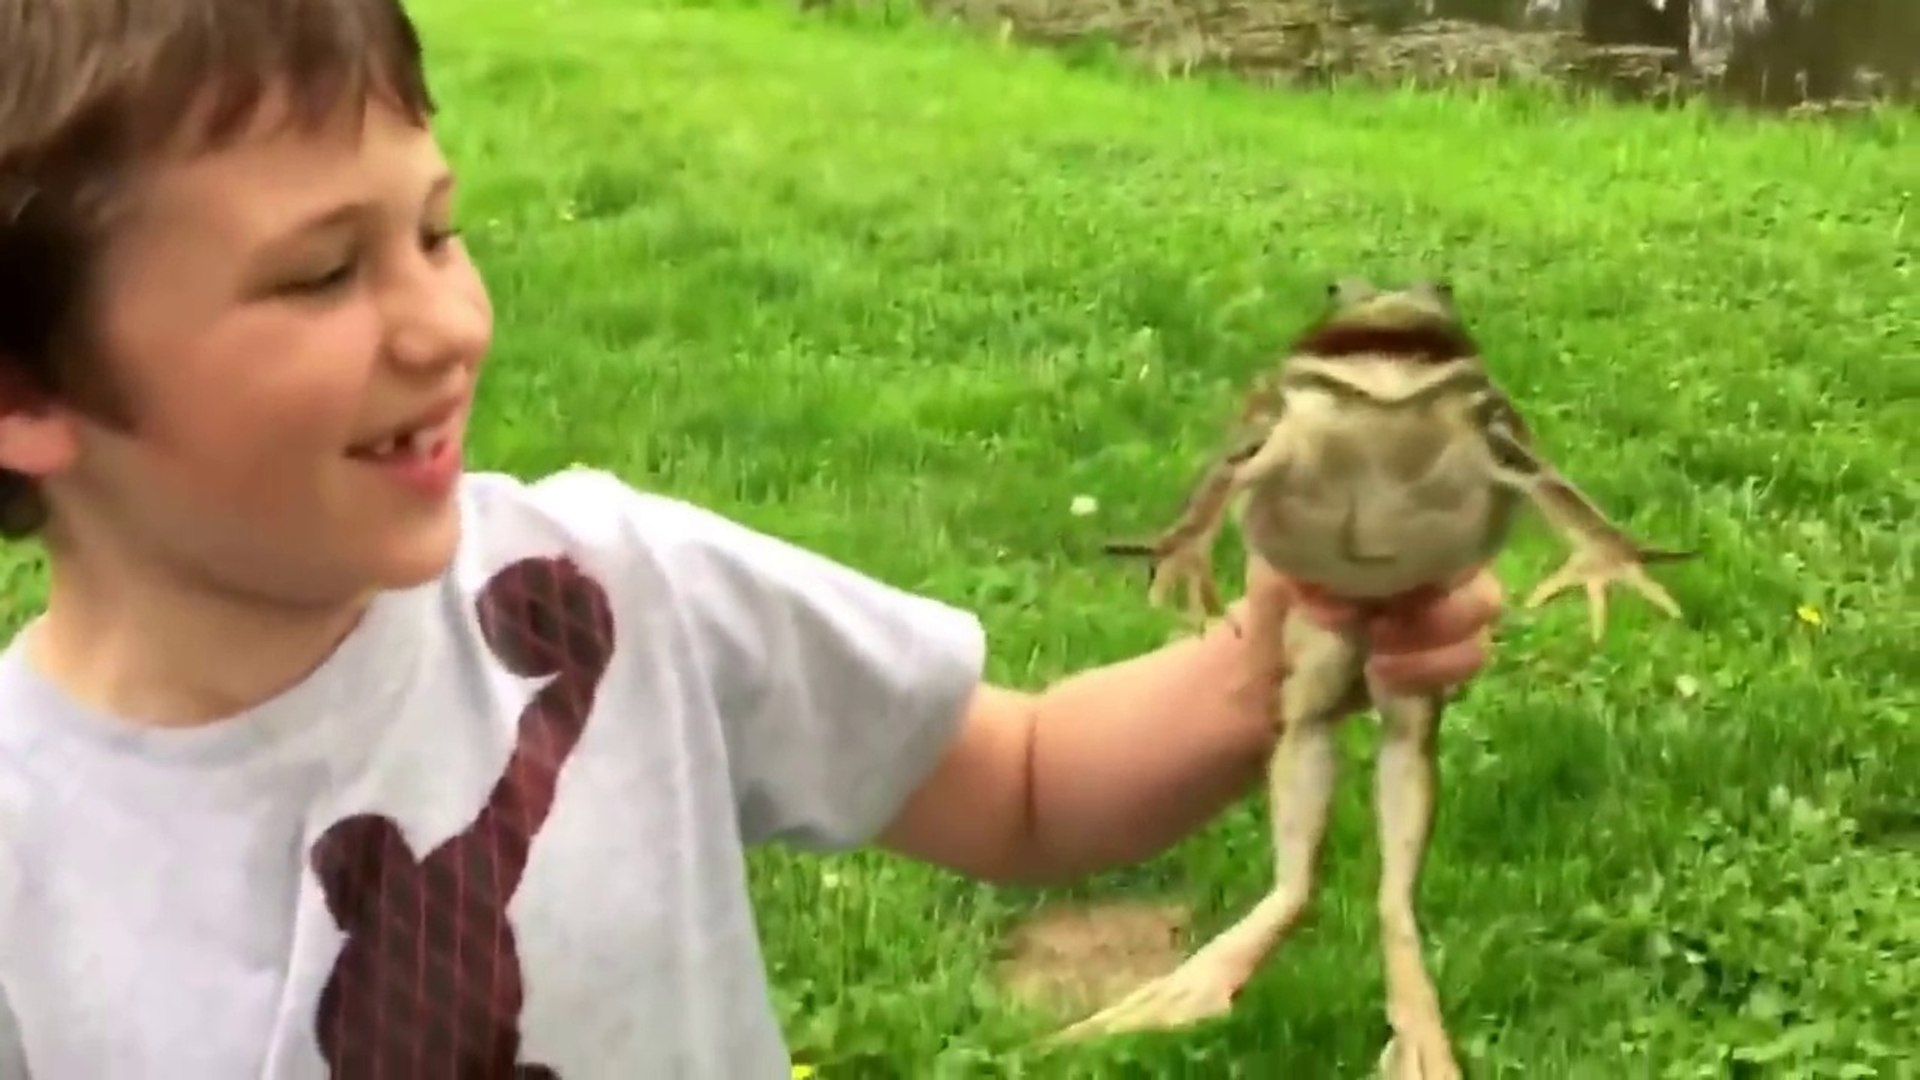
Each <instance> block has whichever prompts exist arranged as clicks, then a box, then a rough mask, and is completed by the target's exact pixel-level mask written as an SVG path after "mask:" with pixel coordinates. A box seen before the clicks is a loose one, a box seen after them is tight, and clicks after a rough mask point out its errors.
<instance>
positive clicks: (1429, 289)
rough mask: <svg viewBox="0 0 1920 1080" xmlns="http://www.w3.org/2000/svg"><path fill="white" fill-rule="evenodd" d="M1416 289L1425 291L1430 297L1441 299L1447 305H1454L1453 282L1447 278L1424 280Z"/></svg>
mask: <svg viewBox="0 0 1920 1080" xmlns="http://www.w3.org/2000/svg"><path fill="white" fill-rule="evenodd" d="M1415 291H1417V292H1421V293H1425V294H1426V295H1427V296H1428V297H1429V298H1431V299H1434V300H1437V301H1439V302H1440V303H1441V304H1442V305H1444V306H1446V307H1449V308H1450V307H1452V306H1453V283H1452V282H1450V281H1448V280H1447V279H1446V278H1433V279H1431V280H1428V281H1423V282H1421V283H1420V284H1419V286H1418V287H1417V288H1416V290H1415Z"/></svg>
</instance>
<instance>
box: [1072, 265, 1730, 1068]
mask: <svg viewBox="0 0 1920 1080" xmlns="http://www.w3.org/2000/svg"><path fill="white" fill-rule="evenodd" d="M1325 292H1326V303H1325V306H1324V309H1323V310H1322V311H1321V312H1320V314H1319V316H1318V317H1317V318H1315V319H1313V320H1311V321H1310V322H1309V323H1308V324H1307V325H1306V326H1305V328H1304V329H1302V330H1301V331H1299V332H1298V333H1297V334H1296V335H1294V337H1293V338H1292V340H1291V341H1290V343H1289V344H1288V345H1287V346H1286V347H1285V348H1284V349H1283V350H1282V351H1281V355H1280V358H1279V361H1278V362H1277V363H1271V364H1268V365H1266V366H1264V368H1263V370H1261V371H1260V372H1259V373H1258V374H1257V375H1256V376H1255V377H1254V378H1253V379H1252V380H1251V383H1252V385H1251V386H1250V387H1249V389H1248V390H1247V392H1246V393H1245V394H1244V396H1243V397H1242V398H1241V400H1240V403H1239V408H1238V409H1237V411H1236V412H1235V414H1234V415H1233V417H1232V418H1231V421H1230V422H1229V423H1228V424H1227V425H1226V426H1227V438H1226V439H1225V441H1224V445H1223V446H1222V447H1221V448H1220V450H1219V451H1218V452H1217V453H1216V454H1215V455H1214V456H1213V458H1212V459H1211V460H1210V461H1209V462H1208V464H1207V466H1206V468H1205V469H1203V470H1202V472H1201V475H1200V476H1199V478H1198V479H1197V480H1196V481H1194V482H1193V484H1192V486H1191V488H1190V490H1189V492H1188V495H1187V498H1186V501H1185V503H1184V505H1183V506H1182V507H1181V509H1180V511H1179V513H1178V514H1177V515H1176V516H1175V518H1174V520H1173V522H1172V523H1171V524H1170V525H1168V526H1167V527H1166V528H1165V529H1163V530H1162V531H1161V532H1160V533H1159V534H1158V535H1157V536H1154V537H1153V538H1152V539H1150V540H1145V541H1141V540H1116V541H1111V542H1108V543H1107V544H1105V545H1103V547H1104V550H1105V551H1106V552H1107V553H1108V554H1110V555H1115V556H1129V557H1136V558H1144V559H1145V560H1147V561H1148V563H1149V566H1150V574H1149V583H1148V589H1147V592H1148V600H1149V602H1150V603H1151V604H1153V605H1155V606H1158V607H1174V606H1178V607H1179V609H1180V610H1181V612H1182V613H1183V615H1184V616H1185V617H1186V618H1187V619H1189V620H1191V621H1192V622H1194V623H1199V624H1204V623H1207V622H1209V621H1214V620H1219V619H1221V618H1223V617H1226V612H1225V605H1224V604H1223V603H1222V601H1221V597H1220V592H1219V589H1218V587H1217V586H1216V585H1215V583H1214V565H1213V564H1214V551H1215V548H1216V547H1217V542H1218V540H1219V538H1220V535H1221V533H1222V531H1223V530H1224V529H1225V528H1226V527H1227V526H1228V525H1230V524H1231V525H1233V526H1235V527H1236V528H1237V529H1238V532H1239V534H1240V537H1241V539H1242V541H1243V547H1244V548H1245V553H1246V557H1247V559H1248V560H1249V564H1250V566H1249V570H1250V572H1251V563H1252V562H1253V561H1255V560H1257V561H1259V562H1261V563H1264V564H1265V566H1266V567H1267V568H1269V569H1270V570H1271V571H1273V572H1277V573H1278V574H1279V575H1281V576H1282V577H1284V578H1285V579H1287V580H1289V581H1291V582H1295V583H1298V584H1299V585H1301V586H1303V587H1307V588H1311V589H1314V590H1318V591H1319V592H1320V593H1321V594H1322V595H1325V596H1330V597H1333V598H1338V599H1340V600H1342V601H1344V602H1346V603H1347V604H1350V605H1353V606H1354V607H1355V608H1357V609H1358V610H1359V611H1361V612H1362V613H1363V614H1376V613H1388V612H1392V611H1395V610H1403V609H1404V607H1403V605H1404V604H1405V602H1406V601H1407V599H1408V598H1411V597H1417V596H1420V595H1422V594H1423V593H1424V594H1427V595H1431V594H1432V593H1433V591H1434V590H1436V589H1439V590H1445V589H1447V588H1449V587H1453V586H1457V585H1459V584H1462V583H1464V582H1466V581H1467V580H1469V579H1470V578H1472V577H1473V576H1474V575H1475V574H1477V573H1479V572H1480V571H1481V570H1482V569H1484V568H1485V567H1487V566H1488V565H1489V564H1490V563H1492V562H1493V561H1494V560H1495V558H1496V557H1497V556H1498V555H1500V554H1501V552H1502V551H1503V550H1504V549H1505V548H1506V546H1507V545H1508V543H1509V542H1510V540H1511V538H1512V536H1513V534H1514V529H1515V524H1516V520H1517V518H1518V516H1519V514H1520V513H1521V512H1522V511H1523V510H1525V509H1526V508H1528V507H1531V508H1532V509H1534V510H1535V511H1536V512H1537V513H1538V514H1539V515H1540V516H1541V517H1542V518H1544V520H1545V522H1546V523H1547V525H1548V526H1550V528H1551V529H1552V531H1553V532H1554V533H1556V534H1557V535H1558V536H1559V537H1560V538H1561V539H1562V540H1563V541H1564V542H1565V543H1566V545H1567V547H1568V548H1569V554H1568V556H1567V558H1566V560H1565V562H1564V563H1563V564H1562V565H1561V566H1560V567H1559V568H1558V569H1556V570H1554V571H1553V572H1552V573H1550V574H1548V575H1547V576H1546V577H1544V578H1543V579H1542V580H1541V581H1540V582H1539V584H1538V585H1537V586H1536V587H1535V588H1534V589H1533V590H1532V592H1531V593H1530V594H1529V595H1528V596H1527V597H1526V599H1525V601H1524V607H1525V608H1527V609H1534V608H1539V607H1540V606H1542V605H1543V604H1545V603H1548V602H1550V601H1551V600H1553V599H1555V598H1556V597H1559V596H1563V595H1566V594H1568V593H1569V592H1570V591H1571V590H1573V589H1575V588H1576V587H1578V588H1582V589H1583V590H1584V592H1585V594H1586V598H1587V606H1588V609H1589V613H1590V618H1589V626H1590V632H1591V635H1592V637H1593V639H1594V641H1595V642H1598V641H1600V640H1601V639H1602V637H1603V635H1604V632H1605V628H1606V625H1607V616H1608V609H1607V590H1608V588H1609V586H1615V585H1618V586H1623V587H1625V588H1627V589H1629V590H1631V591H1633V592H1636V593H1638V594H1640V595H1641V596H1643V597H1645V598H1646V599H1647V600H1648V601H1649V602H1650V603H1651V604H1652V605H1653V606H1655V607H1656V608H1658V609H1659V610H1661V611H1662V612H1664V613H1665V614H1666V615H1668V616H1670V617H1673V618H1676V619H1678V618H1681V617H1682V612H1681V609H1680V606H1679V604H1678V602H1677V601H1675V600H1674V598H1673V596H1672V594H1671V593H1669V592H1668V591H1667V589H1666V588H1665V587H1664V586H1662V585H1661V584H1660V583H1659V582H1657V581H1655V580H1654V579H1653V577H1652V576H1651V575H1650V574H1649V573H1648V568H1649V567H1651V566H1654V565H1656V564H1662V563H1671V562H1677V561H1682V560H1686V559H1691V558H1694V557H1695V556H1696V555H1697V554H1698V552H1697V551H1693V550H1674V549H1666V548H1654V547H1650V546H1647V545H1645V544H1643V543H1642V542H1641V541H1639V540H1638V539H1636V538H1635V537H1634V536H1633V535H1631V534H1629V533H1628V532H1627V531H1626V530H1624V529H1623V528H1621V527H1620V526H1619V525H1617V524H1615V523H1614V521H1613V520H1612V519H1611V518H1610V517H1609V516H1608V515H1607V513H1606V512H1605V511H1604V510H1602V509H1601V508H1600V506H1599V505H1598V504H1597V503H1596V502H1595V501H1594V500H1593V499H1592V498H1591V497H1589V496H1588V495H1586V494H1585V493H1584V492H1582V491H1581V490H1580V489H1579V488H1578V487H1577V486H1576V485H1575V484H1574V483H1573V482H1572V481H1571V480H1569V479H1568V478H1567V477H1566V475H1565V474H1564V473H1563V472H1562V471H1561V470H1560V469H1559V468H1558V467H1557V466H1556V465H1555V464H1554V463H1553V462H1552V461H1551V460H1550V459H1549V457H1548V456H1547V455H1546V454H1545V453H1544V452H1543V450H1542V449H1541V447H1540V444H1539V440H1538V438H1537V437H1536V435H1535V434H1534V432H1533V431H1532V429H1531V427H1530V426H1529V424H1528V423H1527V421H1526V420H1525V419H1524V418H1523V417H1522V415H1521V413H1520V411H1519V409H1518V408H1517V406H1516V405H1515V403H1514V401H1513V399H1512V397H1511V396H1509V395H1508V394H1507V393H1506V392H1505V391H1504V390H1503V389H1502V388H1501V387H1500V386H1499V385H1498V384H1497V383H1496V381H1495V379H1494V377H1493V373H1492V370H1491V368H1490V365H1489V364H1488V362H1487V360H1486V358H1485V356H1484V355H1483V350H1482V348H1481V346H1480V344H1479V342H1478V340H1477V338H1476V335H1475V334H1474V333H1473V332H1472V331H1471V330H1470V329H1469V327H1468V325H1467V320H1466V319H1465V317H1464V316H1463V314H1462V312H1461V309H1460V306H1459V304H1458V303H1457V301H1456V299H1455V293H1454V288H1453V286H1452V284H1451V283H1449V282H1448V281H1447V280H1446V279H1444V278H1435V277H1429V278H1419V279H1414V280H1411V281H1409V282H1405V283H1402V284H1400V285H1398V286H1397V287H1382V286H1379V285H1376V284H1374V283H1373V282H1372V281H1370V280H1368V279H1367V278H1364V277H1358V276H1350V277H1344V278H1340V279H1338V280H1335V281H1333V282H1331V283H1330V284H1328V285H1327V286H1326V287H1325ZM1233 631H1234V632H1235V633H1236V634H1237V633H1239V632H1240V627H1239V625H1238V624H1237V623H1235V624H1234V625H1233ZM1279 647H1280V648H1281V649H1282V650H1283V652H1284V654H1285V655H1284V658H1283V663H1282V665H1281V667H1282V669H1283V670H1284V672H1285V674H1284V675H1283V676H1282V677H1281V679H1280V681H1279V684H1278V688H1277V690H1276V692H1275V694H1274V696H1273V701H1272V707H1273V713H1274V716H1273V718H1274V722H1275V724H1276V726H1277V728H1278V735H1277V738H1276V740H1275V743H1274V747H1273V750H1272V752H1271V754H1270V756H1269V759H1268V762H1267V770H1266V772H1267V803H1268V826H1269V831H1270V834H1271V839H1272V843H1273V882H1272V885H1271V887H1270V888H1269V890H1268V891H1267V892H1266V894H1265V895H1263V896H1262V897H1261V898H1260V899H1259V901H1258V902H1257V903H1255V904H1254V905H1253V906H1252V907H1251V908H1250V909H1248V910H1247V911H1246V912H1245V914H1244V915H1242V917H1241V918H1240V919H1239V920H1238V921H1236V922H1234V923H1233V924H1231V925H1229V926H1228V927H1227V928H1226V929H1225V930H1223V931H1221V932H1220V933H1218V934H1217V935H1215V936H1214V937H1213V938H1211V939H1209V940H1208V941H1206V942H1205V943H1204V944H1203V945H1202V946H1201V947H1200V948H1198V949H1197V950H1196V951H1194V952H1192V953H1191V954H1189V955H1188V956H1187V958H1186V959H1185V960H1183V961H1182V962H1181V963H1180V964H1179V965H1178V966H1176V967H1175V968H1174V969H1173V970H1172V971H1170V972H1168V973H1167V974H1165V975H1163V976H1161V977H1159V978H1157V979H1153V980H1150V981H1148V982H1146V983H1144V984H1143V985H1141V986H1139V987H1137V988H1136V989H1134V990H1133V991H1131V992H1130V993H1128V994H1126V995H1124V996H1122V997H1121V998H1120V999H1119V1000H1118V1001H1115V1002H1114V1003H1113V1004H1111V1005H1109V1006H1107V1007H1105V1008H1103V1009H1100V1010H1098V1011H1096V1012H1095V1013H1094V1014H1093V1015H1091V1016H1089V1017H1086V1018H1085V1019H1083V1020H1081V1021H1079V1022H1077V1023H1074V1024H1072V1025H1069V1026H1068V1027H1067V1028H1065V1029H1064V1030H1062V1031H1060V1032H1058V1033H1056V1035H1055V1037H1054V1039H1053V1040H1051V1041H1053V1042H1055V1043H1057V1042H1062V1041H1073V1040H1080V1039H1085V1038H1090V1037H1095V1036H1101V1035H1114V1034H1120V1033H1124V1032H1135V1031H1149V1030H1169V1029H1175V1028H1182V1027H1187V1026H1190V1025H1193V1024H1196V1023H1199V1022H1202V1021H1206V1020H1210V1019H1215V1018H1219V1017H1223V1016H1225V1015H1227V1014H1228V1013H1229V1012H1230V1011H1231V1010H1232V1005H1233V1002H1234V1000H1235V998H1236V997H1237V996H1238V995H1239V993H1240V991H1241V990H1242V989H1243V987H1244V986H1245V984H1246V982H1247V981H1248V979H1250V978H1251V977H1252V976H1253V975H1254V974H1255V973H1256V972H1257V971H1258V969H1259V968H1260V967H1261V966H1262V965H1263V964H1264V963H1265V962H1266V961H1267V959H1268V958H1269V956H1270V955H1271V954H1272V953H1273V952H1274V951H1275V950H1276V949H1277V948H1278V947H1279V946H1280V944H1281V943H1282V942H1283V941H1285V940H1286V939H1287V938H1289V937H1290V936H1291V935H1292V934H1293V932H1294V931H1295V930H1296V929H1297V928H1298V926H1299V924H1300V922H1301V920H1302V917H1303V916H1304V914H1305V913H1306V911H1307V909H1308V907H1309V905H1310V902H1311V900H1312V899H1313V897H1314V894H1315V891H1316V885H1317V881H1316V874H1317V871H1318V865H1319V861H1320V856H1321V848H1322V845H1323V841H1324V838H1325V835H1326V829H1327V823H1328V819H1329V817H1330V812H1331V806H1332V801H1333V795H1334V792H1335V788H1336V784H1337V773H1338V744H1337V742H1336V735H1337V733H1338V731H1339V728H1340V726H1341V725H1342V724H1343V723H1344V722H1345V721H1346V720H1347V719H1348V718H1350V717H1351V716H1352V715H1354V714H1356V713H1358V712H1360V711H1362V708H1361V707H1362V706H1364V705H1367V704H1371V706H1372V708H1373V711H1374V712H1375V713H1376V714H1377V716H1378V719H1379V723H1380V739H1379V743H1378V750H1377V756H1376V760H1375V763H1374V773H1375V777H1374V779H1375V784H1374V800H1373V802H1374V813H1375V818H1376V827H1377V839H1378V843H1379V845H1380V877H1379V886H1378V919H1379V933H1380V952H1381V955H1382V960H1383V965H1384V968H1385V999H1386V1000H1385V1011H1386V1014H1387V1021H1388V1025H1389V1028H1390V1031H1391V1034H1390V1036H1389V1038H1388V1040H1387V1042H1386V1045H1385V1046H1384V1048H1383V1049H1382V1051H1381V1053H1380V1056H1379V1059H1378V1061H1377V1063H1376V1068H1377V1071H1378V1074H1379V1076H1380V1077H1382V1080H1455V1078H1457V1077H1459V1075H1460V1066H1459V1062H1458V1058H1457V1055H1456V1053H1455V1051H1454V1048H1453V1045H1452V1040H1451V1038H1450V1036H1449V1033H1448V1031H1447V1025H1446V1021H1445V1018H1444V1015H1443V1010H1442V1007H1441V1003H1440V996H1439V994H1438V992H1437V990H1436V988H1435V984H1434V980H1433V978H1432V975H1431V972H1430V971H1429V968H1428V965H1427V962H1426V956H1425V952H1426V946H1425V941H1424V937H1423V932H1422V930H1421V928H1420V921H1419V912H1418V906H1417V894H1418V887H1419V881H1420V876H1421V872H1422V869H1423V867H1424V864H1425V861H1426V857H1427V848H1428V842H1429V838H1430V836H1431V832H1432V825H1433V819H1434V815H1435V810H1436V801H1437V791H1438V757H1439V755H1438V750H1437V747H1438V736H1439V731H1440V723H1441V718H1442V715H1443V714H1444V712H1445V711H1446V708H1447V707H1448V705H1449V704H1450V702H1451V699H1452V692H1451V691H1449V692H1444V693H1409V692H1405V691H1402V690H1398V689H1395V688H1394V687H1392V686H1389V685H1386V684H1384V683H1382V682H1381V681H1379V680H1377V679H1375V678H1373V677H1372V676H1370V675H1369V674H1368V673H1367V665H1366V660H1367V650H1366V645H1365V640H1364V637H1363V636H1362V632H1361V631H1360V630H1359V629H1358V628H1356V627H1352V626H1348V627H1343V628H1338V629H1336V628H1334V627H1330V626H1328V625H1324V624H1323V623H1322V622H1320V621H1318V620H1316V619H1315V618H1314V617H1313V616H1312V615H1310V614H1309V613H1308V611H1307V610H1306V608H1305V607H1304V606H1302V605H1295V606H1294V607H1293V608H1291V609H1290V610H1289V611H1288V612H1287V613H1286V615H1285V616H1284V621H1283V623H1282V626H1281V631H1280V634H1279Z"/></svg>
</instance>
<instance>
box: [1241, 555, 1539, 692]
mask: <svg viewBox="0 0 1920 1080" xmlns="http://www.w3.org/2000/svg"><path fill="white" fill-rule="evenodd" d="M1254 567H1255V568H1254V570H1253V572H1252V574H1251V575H1250V578H1249V580H1248V582H1247V588H1248V594H1249V595H1248V598H1249V600H1250V601H1252V604H1253V606H1254V607H1255V608H1256V609H1265V610H1269V611H1275V612H1276V613H1277V612H1279V611H1283V610H1285V608H1287V607H1290V606H1294V605H1299V606H1302V607H1303V608H1304V609H1305V610H1306V611H1307V613H1308V614H1309V615H1310V616H1312V617H1313V619H1314V620H1315V621H1317V622H1319V623H1321V624H1322V625H1325V626H1329V627H1343V626H1352V625H1355V624H1356V623H1364V628H1365V629H1364V632H1365V634H1366V637H1367V641H1368V643H1369V645H1370V646H1371V647H1372V657H1371V659H1370V660H1369V661H1368V664H1367V670H1368V672H1369V673H1370V674H1372V675H1373V676H1374V677H1376V678H1378V679H1380V680H1381V681H1382V682H1385V683H1387V684H1388V685H1390V686H1392V687H1394V688H1395V689H1398V690H1403V691H1409V692H1414V693H1419V692H1423V691H1441V692H1445V691H1447V690H1451V689H1453V688H1455V687H1457V686H1460V685H1461V684H1463V683H1465V682H1467V681H1468V680H1469V679H1471V678H1473V677H1474V676H1475V675H1478V674H1479V673H1480V670H1481V669H1482V668H1483V667H1485V666H1486V663H1487V659H1488V657H1489V656H1490V655H1491V652H1492V641H1493V623H1494V620H1495V619H1497V618H1499V615H1500V612H1501V610H1502V608H1503V607H1504V602H1505V594H1504V592H1503V590H1502V589H1501V587H1500V582H1499V579H1497V578H1495V577H1494V576H1493V575H1492V574H1491V573H1489V572H1488V571H1487V570H1486V569H1485V568H1481V569H1480V570H1478V571H1476V572H1475V573H1474V574H1473V575H1472V576H1471V577H1469V578H1467V579H1465V580H1464V581H1462V582H1461V583H1460V584H1458V585H1456V586H1454V587H1453V588H1451V589H1442V588H1438V587H1435V588H1431V589H1424V590H1420V591H1419V592H1416V593H1413V594H1409V595H1408V596H1406V597H1403V598H1400V599H1397V600H1395V601H1393V603H1392V605H1391V606H1390V607H1388V608H1387V609H1386V610H1385V611H1382V612H1373V613H1369V614H1362V612H1361V609H1360V608H1359V607H1358V606H1357V605H1355V604H1353V603H1350V602H1347V601H1342V600H1338V599H1336V598H1334V597H1331V596H1328V595H1327V594H1326V593H1324V592H1321V591H1320V590H1318V589H1315V588H1313V587H1312V586H1308V585H1302V584H1300V583H1298V582H1293V581H1289V580H1287V579H1285V578H1283V577H1281V576H1280V575H1278V574H1276V573H1274V572H1273V571H1272V570H1270V569H1267V568H1266V567H1264V566H1261V565H1260V564H1259V562H1258V561H1257V560H1255V562H1254Z"/></svg>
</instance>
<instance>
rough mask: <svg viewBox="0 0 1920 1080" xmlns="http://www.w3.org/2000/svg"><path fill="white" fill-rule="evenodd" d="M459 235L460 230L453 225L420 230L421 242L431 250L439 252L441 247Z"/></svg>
mask: <svg viewBox="0 0 1920 1080" xmlns="http://www.w3.org/2000/svg"><path fill="white" fill-rule="evenodd" d="M459 237H460V230H459V229H456V228H453V227H452V226H440V227H435V228H428V229H422V230H421V231H420V244H421V246H422V247H424V248H426V249H427V250H428V251H430V252H437V251H439V250H440V249H441V248H444V247H446V246H447V245H448V244H451V243H453V242H454V241H455V240H457V239H459Z"/></svg>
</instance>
